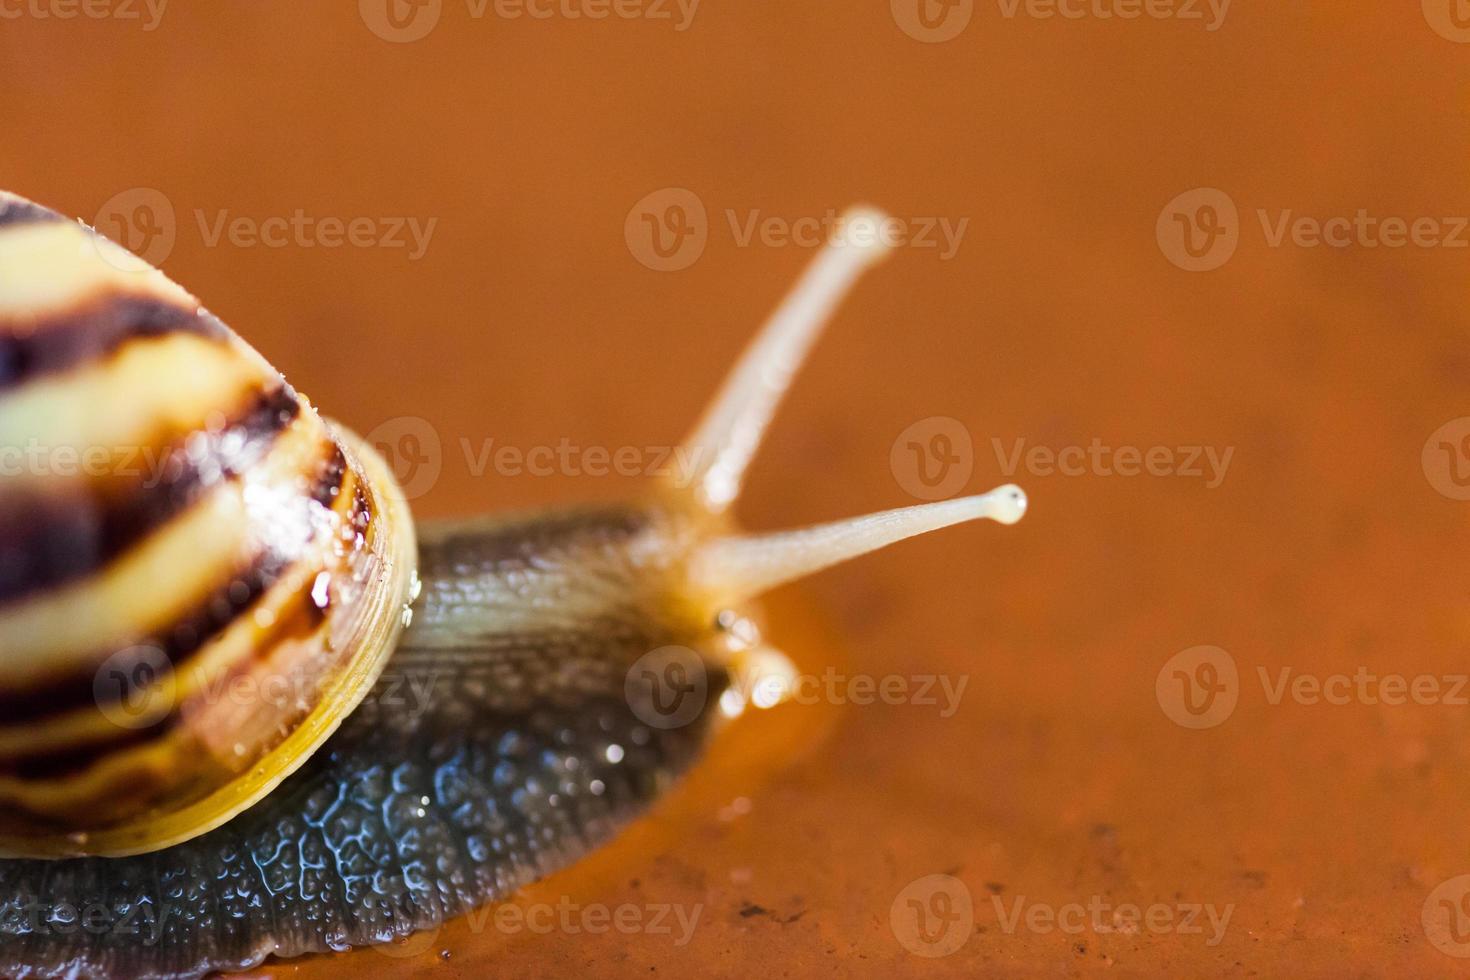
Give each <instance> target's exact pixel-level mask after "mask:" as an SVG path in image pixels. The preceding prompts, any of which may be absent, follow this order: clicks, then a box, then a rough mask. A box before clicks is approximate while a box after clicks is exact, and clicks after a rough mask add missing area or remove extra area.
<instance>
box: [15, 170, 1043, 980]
mask: <svg viewBox="0 0 1470 980" xmlns="http://www.w3.org/2000/svg"><path fill="white" fill-rule="evenodd" d="M879 221H881V215H879V214H878V213H877V212H875V211H872V210H866V209H858V210H854V211H851V212H849V213H848V215H847V216H846V218H845V219H844V221H843V222H842V223H841V224H840V225H839V226H838V227H839V229H845V231H841V232H839V233H834V236H833V239H832V241H831V242H830V243H829V244H828V245H827V246H826V247H825V248H824V249H823V250H822V251H820V252H819V253H818V255H817V256H816V258H815V259H814V260H813V262H812V263H811V265H810V266H809V268H808V269H807V271H806V272H805V273H804V274H803V276H802V278H801V279H800V280H799V281H798V283H797V285H796V286H795V288H794V289H793V290H792V292H791V293H790V294H789V295H788V296H787V297H786V298H785V300H784V301H783V302H782V303H781V304H780V305H779V306H778V308H777V310H776V312H775V313H774V314H773V316H772V317H771V319H770V320H769V321H768V323H767V324H766V325H765V326H764V327H763V329H762V330H761V332H760V333H759V334H758V335H757V337H756V339H755V340H754V342H753V343H752V344H751V346H750V347H749V348H748V349H747V351H746V352H745V353H744V354H743V355H742V357H741V359H740V360H739V361H738V363H737V364H736V366H735V368H734V370H733V372H732V373H731V374H730V376H729V378H728V380H727V381H726V383H725V385H724V387H723V388H722V389H721V391H720V393H719V395H718V397H717V398H716V399H715V401H714V403H713V404H712V406H711V407H710V408H709V409H708V410H707V411H706V413H705V415H704V417H703V418H702V420H701V421H700V422H699V424H698V425H697V426H696V427H695V429H694V431H693V434H692V435H691V436H690V438H689V439H688V441H687V443H686V444H685V448H686V450H687V452H688V454H689V455H688V457H687V458H689V459H691V460H693V461H694V466H693V467H692V478H691V479H688V480H684V481H673V480H669V479H664V480H662V481H660V482H657V483H656V484H655V485H653V486H651V487H650V488H649V490H648V492H647V493H646V495H644V496H643V497H642V498H640V499H637V500H634V501H632V502H629V503H627V504H623V505H618V506H589V507H580V508H572V509H559V510H548V511H543V512H538V513H529V514H520V515H508V516H506V515H494V516H487V517H481V518H476V519H470V520H460V521H449V522H439V523H426V524H424V525H422V526H418V527H415V525H414V522H413V518H412V515H411V513H410V510H409V507H408V505H407V504H406V503H405V500H404V497H403V494H402V492H401V491H400V489H399V488H398V485H397V483H396V482H395V477H394V472H393V470H392V468H391V467H390V466H389V465H388V464H387V463H386V462H385V461H384V460H383V458H382V457H381V456H380V455H379V454H378V452H377V450H376V449H375V448H374V447H372V446H370V445H368V444H366V443H365V442H364V441H363V440H362V439H360V438H359V437H357V436H355V435H353V434H352V432H351V431H350V430H348V429H347V428H346V427H344V426H342V425H339V424H337V423H335V422H333V421H330V420H329V419H327V418H325V417H323V416H321V415H320V414H318V412H317V411H316V409H315V408H314V406H313V405H312V404H311V403H310V402H309V401H308V400H307V399H306V398H305V397H304V396H302V395H301V394H299V393H297V392H296V391H295V390H294V389H293V388H291V387H290V386H289V385H288V384H287V383H286V382H285V381H284V379H282V378H281V376H280V374H279V373H278V372H276V371H275V369H274V368H272V367H271V366H270V365H269V364H268V363H267V362H266V361H265V360H264V358H262V357H261V356H260V355H259V354H258V353H256V352H255V350H254V349H253V348H251V347H250V346H249V345H248V344H246V342H245V341H243V340H241V339H240V338H239V337H238V336H237V335H236V334H235V333H234V332H232V331H231V330H230V329H229V328H228V327H226V326H225V325H224V324H223V323H222V322H221V321H219V320H218V319H217V318H216V317H214V316H213V315H212V314H210V313H209V312H208V311H207V310H205V309H204V308H202V307H201V306H200V305H199V303H198V301H197V300H195V299H194V298H193V297H192V296H191V295H190V294H189V293H187V292H185V291H184V290H183V289H182V288H181V287H179V286H177V285H175V284H174V283H173V282H172V281H171V280H169V279H168V278H167V277H165V276H164V274H163V273H162V272H160V271H159V270H157V269H155V268H152V267H151V266H148V265H146V264H145V263H143V262H142V261H141V260H140V259H138V258H136V257H135V256H133V255H131V253H128V252H127V251H126V250H124V249H122V248H121V247H120V246H118V245H116V244H114V243H113V242H111V241H110V240H108V239H106V238H104V237H102V236H101V235H99V234H97V233H95V232H93V231H92V230H91V229H89V228H88V227H87V226H85V225H84V224H82V223H80V222H75V221H69V220H66V219H64V218H62V217H61V216H60V215H58V214H56V213H55V212H52V211H50V210H47V209H45V208H42V207H40V206H38V205H35V204H32V203H30V202H29V201H26V200H23V199H21V198H18V197H15V196H13V195H8V194H0V448H16V449H18V448H21V447H27V446H32V447H34V446H36V445H39V446H40V447H41V449H42V450H43V452H42V454H41V455H40V456H39V457H35V458H32V459H30V461H29V462H30V465H26V466H21V467H15V466H7V467H6V469H5V470H4V475H3V477H0V704H3V711H0V974H4V975H6V976H16V977H52V976H66V977H73V976H107V977H163V976H169V977H197V976H201V975H203V974H205V973H208V972H211V971H234V970H243V969H248V968H250V967H252V966H254V965H255V964H258V963H259V962H261V961H262V960H263V959H264V958H265V957H266V956H268V955H276V956H280V957H291V956H296V955H300V954H304V953H310V952H317V951H326V950H343V949H347V948H350V947H354V946H361V945H370V944H375V943H383V942H388V941H392V940H395V939H399V938H402V937H404V936H407V935H409V934H412V933H414V932H415V931H418V930H423V929H429V928H433V927H435V926H437V925H439V924H440V923H442V922H444V921H445V920H447V919H449V918H452V917H454V916H456V915H458V914H460V913H463V912H465V911H468V910H470V909H473V908H474V907H476V906H479V905H482V904H485V903H487V902H491V901H494V900H497V899H501V898H504V897H506V896H507V895H508V894H510V893H511V892H513V891H514V890H515V889H516V888H518V887H521V886H523V885H524V884H526V883H529V882H530V881H532V880H534V879H536V878H539V877H541V876H544V875H545V874H547V873H549V872H551V871H553V870H555V869H557V868H559V867H561V866H563V865H565V864H567V863H569V862H571V861H572V860H574V859H575V858H577V857H578V856H579V855H581V854H583V853H585V852H586V851H587V850H588V849H590V848H592V847H595V846H597V845H598V844H600V843H602V842H604V841H606V840H607V839H608V838H609V837H611V836H612V835H613V833H614V832H615V831H616V830H617V829H618V828H619V827H620V826H621V825H623V824H625V823H626V822H627V821H628V820H630V819H631V818H632V817H634V816H636V815H637V814H638V813H640V812H642V811H643V810H645V809H646V808H647V807H648V806H649V804H650V803H651V802H652V801H654V800H655V799H656V798H657V797H658V796H659V795H660V794H661V793H662V792H664V791H665V790H666V789H667V787H668V786H669V785H670V784H671V783H672V782H673V780H674V779H675V778H676V777H677V776H678V775H679V774H680V773H682V772H683V771H685V770H686V769H687V768H688V767H689V766H690V765H691V764H692V763H693V762H694V761H695V760H696V759H697V758H698V756H699V754H700V751H701V749H702V747H703V746H704V745H705V744H706V743H707V741H708V740H709V739H710V738H711V736H712V735H713V734H714V733H715V732H716V731H717V730H719V729H720V727H721V726H722V724H723V722H724V721H725V720H726V718H727V717H728V716H730V715H733V714H736V713H738V709H739V708H740V705H741V697H740V692H741V688H740V686H739V684H738V680H739V678H740V677H741V676H742V674H743V672H747V671H749V670H750V669H752V665H757V664H765V665H766V666H767V667H771V665H773V664H776V663H779V662H781V661H780V657H779V654H777V653H776V652H775V651H774V649H773V648H771V647H770V646H769V645H768V644H767V643H766V642H765V640H764V639H762V638H761V636H760V634H759V630H758V629H757V627H756V626H755V623H756V617H755V606H754V603H755V601H756V600H757V599H758V597H759V596H760V595H761V594H762V593H764V592H766V591H767V590H770V589H772V588H775V587H776V586H778V585H781V584H783V583H785V582H789V581H791V580H793V579H795V578H798V577H801V576H805V575H808V574H811V573H813V572H816V571H818V570H820V569H823V568H826V567H828V566H830V565H832V564H835V563H837V562H840V561H843V560H845V559H848V558H851V557H854V556H857V555H860V554H863V553H866V552H869V551H872V550H875V549H877V548H879V547H882V546H884V545H887V544H889V543H892V542H895V541H898V540H900V539H903V538H906V537H909V536H912V535H915V534H919V533H922V532H926V531H930V530H934V529H937V528H941V527H945V526H948V525H952V524H956V523H959V522H962V521H969V520H974V519H978V518H990V519H994V520H997V521H1000V522H1003V523H1013V522H1015V521H1016V520H1018V519H1019V518H1020V517H1021V515H1022V514H1023V512H1024V510H1025V505H1026V499H1025V497H1024V495H1023V494H1022V493H1021V491H1020V490H1019V489H1018V488H1016V487H1014V486H1006V487H1002V488H1000V489H998V490H995V491H992V492H990V493H988V494H984V495H980V496H974V497H965V498H956V499H950V500H943V501H938V502H932V503H927V504H920V505H917V506H911V507H906V508H900V509H897V510H891V511H886V512H882V513H877V514H872V515H869V516H866V517H859V518H855V519H850V520H843V521H837V522H834V523H830V524H823V525H817V526H814V527H808V528H803V529H799V530H790V531H783V532H777V533H765V534H748V533H744V532H742V531H740V530H739V529H738V528H737V527H736V525H735V523H734V522H733V520H732V518H731V516H730V509H731V506H732V505H733V504H734V502H735V500H736V498H737V496H738V494H739V490H740V486H741V482H742V477H743V474H744V473H745V470H746V468H747V465H748V464H749V463H750V461H751V459H752V457H753V455H754V454H755V452H756V449H757V447H758V445H759V443H760V440H761V436H762V434H763V432H764V431H765V429H766V427H767V425H768V423H769V422H770V421H771V418H772V416H773V414H774V412H775V409H776V407H777V404H778V403H779V401H780V400H781V398H782V395H783V394H784V392H785V390H786V389H787V387H788V385H789V384H790V382H791V380H792V376H793V375H794V373H795V372H796V370H797V368H798V367H799V365H800V364H801V362H802V361H803V359H804V358H805V356H806V354H807V353H808V350H809V349H810V347H811V345H812V343H813V341H814V340H815V339H816V336H817V334H818V332H819V330H820V328H821V327H822V325H823V324H824V323H825V322H826V320H827V319H828V318H829V316H830V314H831V312H832V310H833V309H834V307H835V306H836V304H837V303H838V301H839V300H840V298H841V297H842V295H843V294H844V293H845V292H846V291H847V290H848V289H849V288H850V286H851V284H852V283H853V282H854V281H855V280H856V279H857V277H858V276H859V275H860V274H861V273H862V272H863V270H864V269H866V268H868V267H870V266H871V265H872V264H873V263H874V262H875V260H877V259H878V258H880V257H881V255H882V254H883V252H884V247H883V244H882V242H881V240H880V237H879V236H877V235H875V234H872V232H873V231H874V229H875V228H876V226H877V223H878V222H879ZM865 231H866V232H867V234H864V232H865ZM125 447H140V448H141V450H142V451H143V455H145V456H146V457H147V458H150V459H152V460H154V461H155V464H156V465H152V466H149V467H146V468H144V469H143V470H142V471H141V472H139V471H138V468H137V467H133V468H129V467H128V466H126V465H124V461H125V458H126V457H127V456H129V455H133V454H135V452H136V450H129V449H127V448H125ZM63 457H65V458H68V459H72V460H74V461H78V460H79V461H80V462H81V464H82V465H80V466H73V467H71V468H64V467H63V466H62V465H61V461H62V459H63ZM89 460H90V461H91V463H90V465H88V463H87V461H89ZM3 462H4V461H3V460H0V463H3ZM43 464H44V465H43ZM772 669H775V668H774V667H772ZM668 679H674V680H678V681H680V682H681V683H682V684H683V686H682V687H679V688H677V689H676V690H675V689H665V688H664V687H663V684H664V681H665V680H668ZM406 684H407V685H415V689H416V690H418V691H419V693H420V694H421V695H422V696H421V698H420V699H419V703H417V704H416V705H413V706H411V707H412V708H413V710H409V708H408V707H406V705H405V700H404V698H403V697H402V696H401V695H400V696H397V697H395V696H394V692H395V691H399V692H401V691H402V690H403V689H404V688H405V685H406ZM671 690H672V691H673V693H674V694H677V695H679V696H680V697H682V696H683V695H685V694H689V695H691V696H690V697H689V698H685V699H683V700H684V702H685V703H684V704H681V705H679V706H678V707H677V708H676V709H671V708H670V707H669V702H670V698H669V696H668V695H669V694H670V691H671ZM230 691H245V692H247V693H248V694H249V695H250V696H248V697H231V696H227V694H226V693H225V692H230ZM675 700H678V699H677V698H676V699H675ZM98 926H100V927H98ZM129 926H131V927H129Z"/></svg>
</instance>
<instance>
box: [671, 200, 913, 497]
mask: <svg viewBox="0 0 1470 980" xmlns="http://www.w3.org/2000/svg"><path fill="white" fill-rule="evenodd" d="M887 221H888V216H887V215H886V214H884V213H883V212H882V211H879V210H877V209H875V208H871V207H865V206H859V207H854V208H849V209H848V210H847V211H845V212H843V214H842V217H841V218H840V219H839V220H838V222H837V225H836V226H835V229H834V231H833V233H832V237H831V239H830V240H829V241H828V243H827V245H826V246H825V247H824V248H823V249H822V250H821V251H820V252H819V253H817V257H816V258H815V259H813V260H812V263H811V264H810V265H809V266H807V269H806V271H805V272H804V273H803V274H802V276H801V278H800V279H799V280H798V281H797V283H796V285H795V286H794V287H792V289H791V292H789V293H787V294H786V298H785V299H784V300H782V301H781V305H780V306H778V307H777V308H776V311H775V312H774V313H772V314H771V316H770V318H769V319H768V320H767V321H766V323H765V325H764V326H763V327H762V328H761V330H760V332H759V333H758V334H756V337H755V339H754V340H753V341H751V343H750V346H749V347H747V348H746V349H745V353H743V354H742V355H741V356H740V360H739V362H737V363H736V365H735V367H734V368H733V369H732V370H731V371H730V374H729V375H728V376H727V377H726V379H725V383H724V385H723V387H721V388H720V392H719V394H718V395H716V396H715V400H714V401H713V402H712V403H711V404H710V406H709V408H708V409H706V410H705V413H704V417H703V418H701V419H700V421H699V424H698V425H697V426H695V428H694V431H693V432H692V433H690V435H689V437H688V438H687V439H685V440H684V445H685V446H686V448H687V449H688V450H689V458H690V459H693V460H696V461H697V468H696V470H695V472H694V480H693V482H692V483H690V485H689V486H690V488H691V489H692V490H693V492H694V494H695V496H696V498H697V499H698V501H699V503H700V504H701V505H702V506H703V507H704V508H705V509H707V510H708V511H709V512H710V513H713V514H718V513H721V512H723V511H724V510H725V509H726V508H727V507H729V506H730V505H731V504H732V503H734V502H735V498H736V497H738V496H739V495H740V483H741V480H742V478H743V477H744V475H745V470H746V468H747V467H748V466H749V465H750V461H751V458H752V457H754V456H755V452H756V450H757V449H759V448H760V442H761V437H762V436H763V435H764V434H765V431H766V427H767V426H769V425H770V422H771V418H772V416H774V415H775V414H776V409H777V407H778V406H779V405H780V404H781V398H782V396H784V395H785V394H786V389H787V388H789V387H791V381H792V379H793V378H795V377H796V372H797V371H798V370H800V368H801V365H802V363H803V362H804V361H805V360H806V357H807V354H808V353H809V352H810V351H811V348H812V344H814V343H815V342H816V340H817V338H818V337H819V336H820V335H821V332H822V328H823V327H825V326H826V325H827V322H828V321H829V320H830V319H831V317H832V313H833V311H834V310H836V308H837V304H839V303H840V302H842V300H843V299H844V298H845V297H846V296H847V294H848V293H849V292H850V291H851V290H852V287H853V284H854V283H856V282H857V279H858V277H859V276H861V275H862V274H863V273H864V272H865V271H867V270H868V269H870V268H872V267H873V266H874V265H876V264H877V263H878V262H879V261H881V260H882V259H883V258H884V256H885V255H887V253H888V245H887V243H886V242H885V241H884V235H883V229H884V225H885V224H886V223H887Z"/></svg>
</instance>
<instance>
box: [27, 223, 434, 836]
mask: <svg viewBox="0 0 1470 980" xmlns="http://www.w3.org/2000/svg"><path fill="white" fill-rule="evenodd" d="M0 446H6V447H15V450H14V451H13V452H12V457H13V458H12V459H11V460H10V461H9V465H8V466H7V467H6V471H5V475H4V478H3V480H0V852H5V853H10V854H36V855H46V854H65V853H74V852H77V851H87V852H93V853H105V854H124V853H131V852H135V851H146V850H153V849H156V848H159V847H164V846H167V845H169V844H172V843H175V842H177V841H180V840H184V839H187V838H189V837H192V836H194V835H196V834H199V833H202V832H203V831H206V830H209V829H210V828H212V827H215V826H217V825H219V824H220V823H222V822H224V821H225V820H228V819H229V818H230V817H231V816H233V815H234V814H236V813H238V812H239V811H240V810H242V809H244V808H246V807H248V806H250V805H251V804H252V803H254V802H255V801H256V800H258V799H260V797H261V796H263V795H265V794H266V793H267V792H269V791H270V789H271V788H272V787H273V786H275V785H276V784H277V783H279V782H280V781H281V779H283V778H284V777H285V776H287V775H288V774H290V773H291V772H292V771H293V770H294V769H295V768H296V767H297V766H299V765H300V764H301V762H302V761H303V760H305V759H306V758H307V757H308V756H309V755H310V753H311V752H312V751H313V750H314V749H315V748H316V747H317V746H318V745H320V744H321V742H322V741H324V740H325V739H326V738H327V736H329V735H330V734H331V733H332V732H333V731H334V730H335V729H336V728H337V726H338V725H339V724H340V722H341V720H342V719H343V718H344V717H345V716H346V715H347V713H348V712H350V711H351V710H352V709H353V708H354V707H355V706H356V705H357V704H358V702H359V701H361V699H362V697H363V696H364V695H365V694H366V692H367V691H368V690H369V688H370V687H371V686H372V684H373V682H374V680H376V678H377V676H378V674H379V673H380V672H381V670H382V667H383V664H384V662H385V661H386V660H387V657H388V654H389V653H391V651H392V649H393V645H394V643H395V641H396V639H397V637H398V634H399V632H400V630H401V629H402V625H403V620H404V617H405V609H406V606H407V603H408V602H409V599H410V590H411V589H412V587H413V580H414V565H415V559H416V551H415V547H414V535H413V525H412V521H411V520H410V519H409V515H408V510H407V506H406V505H405V503H404V501H403V498H402V496H401V494H400V492H399V490H398V487H397V485H396V484H395V482H394V480H393V477H392V474H391V473H390V472H389V470H388V468H387V467H386V466H385V465H384V464H383V462H382V461H381V459H380V458H379V457H378V456H377V454H376V453H375V452H373V451H372V450H371V449H369V448H368V447H366V446H365V445H364V444H363V443H362V442H360V441H359V440H358V439H357V438H356V437H354V436H353V435H351V434H350V433H349V432H347V431H346V430H345V429H343V428H342V427H340V426H337V425H334V424H332V423H330V422H327V421H326V420H324V419H322V418H321V417H320V416H319V415H318V414H317V412H316V410H315V409H314V408H313V407H312V406H311V404H310V403H309V402H308V401H307V400H306V399H305V398H304V397H302V396H301V395H299V394H297V393H296V392H295V391H293V390H292V389H291V387H290V386H289V385H287V384H286V382H285V381H284V380H283V379H282V378H281V376H280V374H279V373H277V372H276V371H275V370H274V369H273V368H272V367H271V366H270V365H269V364H268V363H266V361H265V359H264V358H262V357H261V356H260V355H259V354H257V353H256V352H255V351H254V350H253V349H252V348H251V347H250V346H249V345H248V344H246V343H245V342H244V341H243V340H241V339H240V338H239V337H238V336H237V335H236V334H235V333H234V332H233V331H231V330H230V329H229V328H228V327H226V326H225V325H224V324H222V323H221V322H220V321H219V320H218V319H216V318H215V317H214V316H213V315H211V314H210V313H209V312H208V311H206V310H205V309H203V308H202V307H201V306H200V305H199V302H198V301H197V300H196V299H195V298H194V297H192V296H191V295H189V294H188V293H187V292H185V291H184V290H183V289H181V288H180V287H179V286H177V285H175V284H174V283H173V282H171V281H170V280H169V279H167V278H166V277H165V276H164V275H163V274H162V273H161V272H159V271H157V270H156V269H152V268H149V267H147V266H145V265H143V264H142V263H140V262H139V260H137V259H136V258H134V257H133V256H131V255H130V254H129V253H127V252H125V251H124V250H123V249H121V248H119V247H118V246H116V245H114V244H113V243H112V242H111V241H109V240H108V239H106V238H103V237H101V236H99V235H95V234H93V233H91V232H90V231H88V230H87V229H86V228H85V227H84V226H82V225H81V224H78V223H77V222H73V221H67V220H64V219H63V218H61V216H60V215H57V214H55V213H53V212H49V211H46V210H44V209H42V208H39V207H36V206H35V205H32V204H29V203H28V202H24V201H21V200H19V199H17V198H14V197H10V196H6V197H3V198H0ZM222 684H230V685H235V686H236V688H235V689H237V690H239V689H243V687H251V688H254V689H257V690H260V691H262V692H270V694H269V696H262V697H253V698H243V699H242V698H228V697H220V696H219V691H220V689H221V687H220V685H222Z"/></svg>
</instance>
